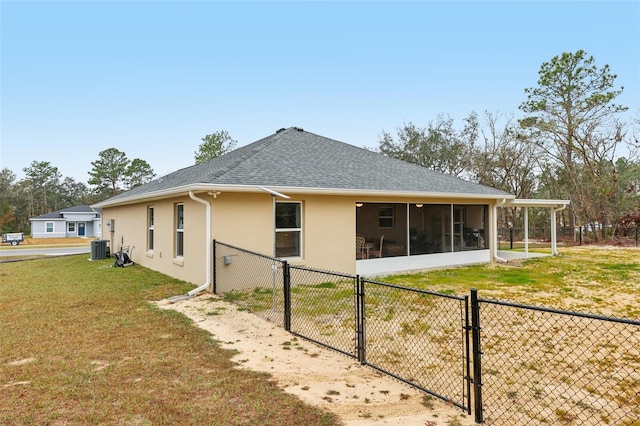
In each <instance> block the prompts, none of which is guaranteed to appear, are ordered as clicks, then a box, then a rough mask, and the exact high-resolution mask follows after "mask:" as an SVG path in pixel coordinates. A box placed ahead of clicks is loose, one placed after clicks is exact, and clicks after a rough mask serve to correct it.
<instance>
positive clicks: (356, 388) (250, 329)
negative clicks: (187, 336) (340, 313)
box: [158, 294, 474, 426]
mask: <svg viewBox="0 0 640 426" xmlns="http://www.w3.org/2000/svg"><path fill="white" fill-rule="evenodd" d="M158 306H159V307H160V308H162V309H174V310H176V311H178V312H182V313H183V314H185V315H186V316H187V317H189V318H191V319H192V320H193V321H194V323H195V325H197V326H198V327H200V328H202V329H205V330H207V331H209V332H210V333H211V334H212V336H213V338H214V339H216V340H217V341H218V342H219V343H220V345H221V346H222V347H223V348H226V349H235V350H237V351H238V354H237V355H235V356H234V358H233V359H234V361H235V362H236V363H237V364H238V368H246V369H249V370H254V371H261V372H267V373H270V374H271V375H272V376H273V378H274V380H275V381H276V383H277V384H278V386H280V387H281V388H282V389H284V391H285V392H288V393H290V394H294V395H296V396H298V397H299V398H300V399H301V400H303V401H304V402H306V403H308V404H312V405H315V406H318V407H321V408H323V409H326V410H328V411H331V412H333V413H335V414H337V415H339V416H340V417H341V419H342V420H343V421H344V423H345V425H347V426H360V425H369V424H377V425H403V426H404V425H429V426H437V425H448V424H459V425H473V424H474V422H473V417H472V416H467V415H466V413H463V412H462V410H460V409H459V408H457V407H454V406H452V405H449V404H447V403H445V402H444V401H441V400H440V399H437V398H433V397H431V396H429V395H427V394H426V393H424V392H421V391H419V390H417V389H415V388H413V387H410V386H408V385H406V384H404V383H402V382H400V381H397V380H395V379H393V378H391V377H389V376H386V375H384V374H382V373H379V372H377V371H376V370H373V369H371V368H368V367H364V366H362V365H360V364H359V363H358V362H357V361H356V360H354V359H351V358H349V357H347V356H344V355H342V354H340V353H338V352H334V351H332V350H329V349H325V348H323V347H321V346H318V345H315V344H313V343H311V342H308V341H306V340H304V339H300V338H296V337H295V336H293V335H291V334H289V333H288V332H286V331H285V330H284V329H282V328H280V327H278V326H276V325H274V324H272V323H269V322H267V321H265V320H263V319H261V318H259V317H257V316H255V315H252V314H249V313H247V312H243V311H239V310H238V309H237V307H236V305H233V304H231V303H227V302H224V301H222V300H221V299H220V298H219V297H218V296H215V295H211V294H205V295H201V296H199V297H197V298H195V299H191V300H184V301H180V302H177V303H174V304H171V303H169V302H167V301H162V302H159V303H158Z"/></svg>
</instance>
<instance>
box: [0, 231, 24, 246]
mask: <svg viewBox="0 0 640 426" xmlns="http://www.w3.org/2000/svg"><path fill="white" fill-rule="evenodd" d="M23 241H24V232H13V233H10V234H2V242H3V243H10V244H11V245H12V246H17V245H18V244H20V243H21V242H23Z"/></svg>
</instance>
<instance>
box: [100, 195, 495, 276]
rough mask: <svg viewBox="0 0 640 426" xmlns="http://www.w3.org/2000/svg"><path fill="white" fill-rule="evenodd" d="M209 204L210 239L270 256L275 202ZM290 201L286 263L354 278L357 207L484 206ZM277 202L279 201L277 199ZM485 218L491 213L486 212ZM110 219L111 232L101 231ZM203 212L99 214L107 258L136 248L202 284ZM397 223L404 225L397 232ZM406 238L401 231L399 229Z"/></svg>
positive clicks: (168, 270)
mask: <svg viewBox="0 0 640 426" xmlns="http://www.w3.org/2000/svg"><path fill="white" fill-rule="evenodd" d="M196 195H197V196H198V197H200V198H202V199H204V200H206V201H208V202H210V203H211V218H210V220H211V238H212V239H216V240H218V241H220V242H223V243H227V244H231V245H234V246H237V247H240V248H246V249H249V250H252V251H255V252H258V253H262V254H265V255H273V246H274V213H273V201H274V200H273V196H271V195H269V194H267V193H264V194H263V193H220V194H218V195H217V196H216V197H214V196H212V195H208V194H206V193H200V194H196ZM289 195H290V196H291V199H290V200H286V201H300V202H301V203H302V257H301V258H299V259H291V260H290V262H291V263H292V264H299V265H304V266H309V267H314V268H320V269H326V270H331V271H337V272H343V273H348V274H355V272H356V262H355V234H356V215H357V214H358V213H357V210H356V206H355V203H356V202H357V201H360V202H365V203H372V202H376V203H403V202H410V203H417V202H420V203H424V204H428V203H434V204H444V203H446V204H449V203H454V204H486V203H487V201H486V200H475V199H473V200H469V199H420V200H417V199H408V198H407V199H402V198H398V199H393V198H391V199H390V198H388V197H386V198H385V197H376V198H373V197H366V198H365V197H350V196H330V195H326V196H325V195H291V194H289ZM278 200H279V201H284V200H282V199H278ZM176 203H183V204H184V206H185V207H184V212H185V213H184V216H185V225H184V244H185V245H184V256H183V257H182V258H180V259H177V258H175V256H174V253H175V217H174V216H175V214H174V211H175V204H176ZM150 205H153V206H154V208H155V226H154V228H155V232H154V234H155V247H154V250H153V251H148V250H147V249H146V246H147V207H148V206H150ZM490 212H491V209H490ZM109 219H115V232H114V233H113V234H111V233H110V232H109V229H108V228H107V223H108V222H109ZM205 220H206V219H205V206H204V205H203V204H200V203H198V202H196V201H193V200H191V199H190V198H189V197H188V196H187V197H181V198H175V199H167V200H157V201H153V202H147V203H140V204H136V205H129V206H122V207H106V208H103V229H102V233H103V234H102V235H103V238H104V239H110V238H111V237H113V241H112V243H111V250H112V252H114V251H116V250H118V249H119V248H120V238H121V237H122V238H123V239H124V244H125V245H128V246H130V247H134V248H133V251H132V255H131V257H132V260H133V261H134V262H136V263H138V264H140V265H143V266H146V267H149V268H151V269H154V270H157V271H159V272H162V273H165V274H167V275H170V276H173V277H176V278H179V279H183V280H185V281H188V282H191V283H193V284H195V285H200V284H202V283H204V282H205V280H206V247H207V244H211V241H208V240H207V238H206V226H205V225H206V222H205ZM405 222H406V220H405V218H399V221H398V223H397V225H398V228H402V229H406V228H404V224H405ZM400 225H402V226H400ZM402 232H406V231H402Z"/></svg>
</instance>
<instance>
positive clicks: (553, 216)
mask: <svg viewBox="0 0 640 426" xmlns="http://www.w3.org/2000/svg"><path fill="white" fill-rule="evenodd" d="M566 208H567V205H566V204H564V205H563V206H562V207H558V208H555V207H554V208H552V209H551V254H552V255H553V256H557V255H558V254H559V253H558V244H557V241H556V239H557V235H556V213H558V212H560V211H562V210H564V209H566Z"/></svg>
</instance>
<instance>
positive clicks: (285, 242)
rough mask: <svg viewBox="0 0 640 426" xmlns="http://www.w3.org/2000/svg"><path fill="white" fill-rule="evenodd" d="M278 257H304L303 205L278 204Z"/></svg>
mask: <svg viewBox="0 0 640 426" xmlns="http://www.w3.org/2000/svg"><path fill="white" fill-rule="evenodd" d="M275 214H276V217H275V223H276V229H275V232H276V247H275V254H276V257H284V258H287V257H302V203H300V202H290V201H288V202H284V201H283V202H276V213H275Z"/></svg>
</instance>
